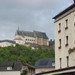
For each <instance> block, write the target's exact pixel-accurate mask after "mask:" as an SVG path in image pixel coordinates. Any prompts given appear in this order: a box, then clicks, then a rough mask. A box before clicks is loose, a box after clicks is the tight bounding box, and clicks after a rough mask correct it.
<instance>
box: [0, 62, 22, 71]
mask: <svg viewBox="0 0 75 75" xmlns="http://www.w3.org/2000/svg"><path fill="white" fill-rule="evenodd" d="M7 67H12V70H15V71H20V70H21V68H22V63H21V61H16V62H12V61H6V62H0V70H1V71H6V70H7Z"/></svg>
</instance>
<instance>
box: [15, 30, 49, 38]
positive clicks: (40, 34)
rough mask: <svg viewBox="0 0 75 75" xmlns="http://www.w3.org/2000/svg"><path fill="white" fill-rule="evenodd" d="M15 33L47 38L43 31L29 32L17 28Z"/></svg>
mask: <svg viewBox="0 0 75 75" xmlns="http://www.w3.org/2000/svg"><path fill="white" fill-rule="evenodd" d="M15 35H20V36H23V37H24V36H29V37H38V38H45V39H48V37H47V35H46V33H44V32H38V31H34V32H29V31H20V30H17V31H16V34H15Z"/></svg>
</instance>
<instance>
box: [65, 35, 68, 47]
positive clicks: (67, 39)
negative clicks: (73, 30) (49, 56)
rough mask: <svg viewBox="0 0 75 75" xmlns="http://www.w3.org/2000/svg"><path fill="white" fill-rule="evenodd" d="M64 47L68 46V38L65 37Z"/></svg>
mask: <svg viewBox="0 0 75 75" xmlns="http://www.w3.org/2000/svg"><path fill="white" fill-rule="evenodd" d="M65 46H68V36H66V44H65Z"/></svg>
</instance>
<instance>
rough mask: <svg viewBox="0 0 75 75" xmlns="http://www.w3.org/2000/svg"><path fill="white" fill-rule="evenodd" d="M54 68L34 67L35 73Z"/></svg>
mask: <svg viewBox="0 0 75 75" xmlns="http://www.w3.org/2000/svg"><path fill="white" fill-rule="evenodd" d="M54 69H55V68H36V69H35V74H37V73H42V72H47V71H51V70H54Z"/></svg>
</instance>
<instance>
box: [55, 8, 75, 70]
mask: <svg viewBox="0 0 75 75" xmlns="http://www.w3.org/2000/svg"><path fill="white" fill-rule="evenodd" d="M74 10H75V8H73V9H71V10H70V11H68V12H67V13H65V14H64V15H62V16H60V17H58V18H57V19H55V61H56V62H55V64H56V69H59V68H60V65H61V68H65V67H68V66H67V56H69V61H68V63H69V67H70V66H74V65H75V64H74V63H75V55H74V53H72V54H69V52H68V51H69V49H70V48H73V47H74V46H75V36H74V34H75V25H74V22H75V11H74ZM67 19H68V29H65V27H66V20H67ZM59 23H61V32H60V33H59V32H58V31H59ZM66 36H68V46H65V44H66ZM59 39H61V48H60V49H59ZM60 58H61V62H60ZM60 63H61V64H60Z"/></svg>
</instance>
